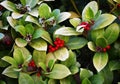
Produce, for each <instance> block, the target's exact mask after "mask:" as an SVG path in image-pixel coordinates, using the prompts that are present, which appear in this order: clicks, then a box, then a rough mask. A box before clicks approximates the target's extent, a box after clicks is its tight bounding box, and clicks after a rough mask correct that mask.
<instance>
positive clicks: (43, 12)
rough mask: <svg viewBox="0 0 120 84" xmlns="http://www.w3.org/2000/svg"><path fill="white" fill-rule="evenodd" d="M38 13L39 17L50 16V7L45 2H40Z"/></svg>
mask: <svg viewBox="0 0 120 84" xmlns="http://www.w3.org/2000/svg"><path fill="white" fill-rule="evenodd" d="M39 15H40V17H41V18H50V15H51V8H50V7H49V6H48V5H47V4H46V3H42V4H41V5H40V7H39Z"/></svg>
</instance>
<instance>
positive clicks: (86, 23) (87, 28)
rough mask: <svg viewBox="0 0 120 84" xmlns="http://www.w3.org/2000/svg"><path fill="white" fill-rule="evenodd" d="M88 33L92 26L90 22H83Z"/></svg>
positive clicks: (82, 24)
mask: <svg viewBox="0 0 120 84" xmlns="http://www.w3.org/2000/svg"><path fill="white" fill-rule="evenodd" d="M80 26H82V27H83V28H84V29H85V30H86V31H88V30H90V24H89V23H88V22H82V23H81V24H80Z"/></svg>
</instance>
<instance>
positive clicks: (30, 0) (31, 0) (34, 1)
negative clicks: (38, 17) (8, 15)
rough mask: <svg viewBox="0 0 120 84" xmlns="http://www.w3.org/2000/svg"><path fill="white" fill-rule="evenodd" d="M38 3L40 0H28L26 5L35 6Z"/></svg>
mask: <svg viewBox="0 0 120 84" xmlns="http://www.w3.org/2000/svg"><path fill="white" fill-rule="evenodd" d="M37 3H38V0H26V5H27V6H29V7H30V8H33V7H34V6H35V5H36V4H37Z"/></svg>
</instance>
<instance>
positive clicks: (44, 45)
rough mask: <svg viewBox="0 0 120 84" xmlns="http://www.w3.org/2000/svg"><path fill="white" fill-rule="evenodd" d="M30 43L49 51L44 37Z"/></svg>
mask: <svg viewBox="0 0 120 84" xmlns="http://www.w3.org/2000/svg"><path fill="white" fill-rule="evenodd" d="M29 45H30V46H31V47H33V48H34V49H36V50H39V51H47V43H46V42H45V41H44V40H43V39H40V38H39V39H35V40H32V41H31V42H30V44H29Z"/></svg>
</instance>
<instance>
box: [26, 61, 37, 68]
mask: <svg viewBox="0 0 120 84" xmlns="http://www.w3.org/2000/svg"><path fill="white" fill-rule="evenodd" d="M28 66H32V67H36V64H35V62H34V60H31V61H30V62H29V63H28Z"/></svg>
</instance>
